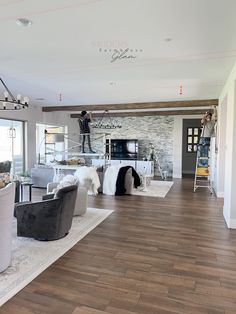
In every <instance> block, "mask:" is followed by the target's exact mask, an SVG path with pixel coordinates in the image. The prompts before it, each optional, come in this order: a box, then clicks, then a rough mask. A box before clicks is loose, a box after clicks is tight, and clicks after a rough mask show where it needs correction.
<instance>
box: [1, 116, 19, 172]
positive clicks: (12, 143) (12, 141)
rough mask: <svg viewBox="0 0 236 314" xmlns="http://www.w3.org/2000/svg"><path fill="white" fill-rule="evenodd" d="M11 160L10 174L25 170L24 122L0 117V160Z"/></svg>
mask: <svg viewBox="0 0 236 314" xmlns="http://www.w3.org/2000/svg"><path fill="white" fill-rule="evenodd" d="M5 160H10V161H11V162H12V169H11V171H12V174H13V175H14V174H18V173H20V172H23V171H24V170H25V154H24V122H23V121H15V120H7V119H0V161H5Z"/></svg>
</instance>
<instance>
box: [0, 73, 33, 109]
mask: <svg viewBox="0 0 236 314" xmlns="http://www.w3.org/2000/svg"><path fill="white" fill-rule="evenodd" d="M0 81H1V83H2V85H3V86H4V88H5V92H4V98H3V99H0V110H20V109H26V108H28V107H29V98H28V97H23V98H22V97H21V95H20V94H18V95H17V96H16V98H15V97H14V95H13V94H12V92H11V91H10V90H9V88H8V87H7V86H6V84H5V83H4V82H3V80H2V78H1V77H0Z"/></svg>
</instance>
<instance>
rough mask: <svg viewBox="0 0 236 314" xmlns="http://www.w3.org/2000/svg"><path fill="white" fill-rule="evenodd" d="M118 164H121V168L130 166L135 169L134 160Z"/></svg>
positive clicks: (122, 161) (121, 161)
mask: <svg viewBox="0 0 236 314" xmlns="http://www.w3.org/2000/svg"><path fill="white" fill-rule="evenodd" d="M120 163H121V164H122V166H124V167H126V166H131V167H133V168H134V169H136V160H120Z"/></svg>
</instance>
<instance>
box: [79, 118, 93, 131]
mask: <svg viewBox="0 0 236 314" xmlns="http://www.w3.org/2000/svg"><path fill="white" fill-rule="evenodd" d="M89 122H91V120H90V119H88V118H83V117H81V118H79V127H80V132H81V133H90V128H89Z"/></svg>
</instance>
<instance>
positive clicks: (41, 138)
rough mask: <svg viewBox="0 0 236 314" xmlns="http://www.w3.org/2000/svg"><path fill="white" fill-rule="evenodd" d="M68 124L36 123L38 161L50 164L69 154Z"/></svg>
mask: <svg viewBox="0 0 236 314" xmlns="http://www.w3.org/2000/svg"><path fill="white" fill-rule="evenodd" d="M66 133H67V127H66V126H58V125H48V124H43V123H37V124H36V154H37V161H38V163H42V164H48V163H50V162H54V161H58V160H59V161H60V160H62V159H65V158H66V156H67V152H66V148H67V145H68V144H67V139H66V136H64V135H65V134H66Z"/></svg>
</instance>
